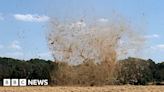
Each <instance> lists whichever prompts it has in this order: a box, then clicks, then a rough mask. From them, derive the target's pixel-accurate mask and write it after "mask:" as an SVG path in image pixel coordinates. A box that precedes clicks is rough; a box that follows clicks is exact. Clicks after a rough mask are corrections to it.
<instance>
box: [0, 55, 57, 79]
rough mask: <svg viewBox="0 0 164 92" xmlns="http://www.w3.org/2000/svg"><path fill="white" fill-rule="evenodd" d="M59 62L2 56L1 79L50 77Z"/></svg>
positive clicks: (0, 63)
mask: <svg viewBox="0 0 164 92" xmlns="http://www.w3.org/2000/svg"><path fill="white" fill-rule="evenodd" d="M56 67H57V64H55V63H54V62H52V61H50V60H48V61H45V60H42V59H31V60H28V61H24V60H17V59H12V58H5V57H4V58H0V81H1V82H2V80H3V79H4V78H27V79H49V82H51V79H50V72H51V71H52V70H54V69H55V68H56Z"/></svg>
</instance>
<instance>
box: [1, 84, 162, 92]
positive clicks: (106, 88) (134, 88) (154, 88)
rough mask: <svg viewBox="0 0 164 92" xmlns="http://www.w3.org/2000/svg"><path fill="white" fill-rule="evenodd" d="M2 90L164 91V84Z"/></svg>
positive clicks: (4, 91) (9, 91)
mask: <svg viewBox="0 0 164 92" xmlns="http://www.w3.org/2000/svg"><path fill="white" fill-rule="evenodd" d="M0 92H164V86H130V85H124V86H104V87H60V86H59V87H50V86H46V87H41V86H35V87H33V86H29V87H0Z"/></svg>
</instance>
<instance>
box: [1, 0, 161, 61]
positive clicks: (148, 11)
mask: <svg viewBox="0 0 164 92" xmlns="http://www.w3.org/2000/svg"><path fill="white" fill-rule="evenodd" d="M163 3H164V1H163V0H158V1H155V0H81V1H80V0H67V1H65V0H28V1H27V0H2V1H1V3H0V56H1V57H12V58H16V59H25V60H28V59H31V58H42V59H46V60H47V59H50V60H53V58H52V56H51V55H50V53H49V52H50V51H49V49H48V46H47V42H46V32H47V31H48V26H47V25H48V21H49V20H51V19H52V18H55V17H57V18H59V19H61V20H62V19H63V18H64V17H66V16H70V17H71V18H74V20H75V22H76V23H78V22H79V21H80V20H81V19H83V17H84V16H85V14H86V17H88V18H87V19H89V18H91V17H94V18H96V19H97V20H100V21H101V22H108V21H109V20H110V14H111V12H113V10H114V11H115V12H117V13H118V14H121V15H122V16H124V17H125V18H127V19H128V20H130V21H131V22H132V26H135V27H138V26H140V27H141V26H142V27H143V28H144V29H145V31H146V34H145V37H146V39H147V40H146V42H147V45H148V46H149V47H150V48H149V49H148V50H149V52H148V53H145V54H146V57H145V58H146V59H147V58H151V59H152V60H154V61H155V62H162V61H164V57H163V55H164V40H163V39H164V13H163V9H164V6H163ZM84 23H85V19H84ZM85 26H87V23H85ZM38 56H40V57H38Z"/></svg>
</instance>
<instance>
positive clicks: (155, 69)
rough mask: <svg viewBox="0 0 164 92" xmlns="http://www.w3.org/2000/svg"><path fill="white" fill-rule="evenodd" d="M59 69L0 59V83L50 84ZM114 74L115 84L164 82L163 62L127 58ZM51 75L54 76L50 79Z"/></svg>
mask: <svg viewBox="0 0 164 92" xmlns="http://www.w3.org/2000/svg"><path fill="white" fill-rule="evenodd" d="M62 64H64V63H61V65H62ZM59 69H60V68H59V65H58V63H54V62H53V61H50V60H48V61H45V60H43V59H31V60H28V61H25V60H18V59H12V58H5V57H4V58H1V57H0V82H1V84H2V80H3V79H4V78H27V79H49V83H50V84H51V82H52V83H55V81H54V78H56V77H57V76H59V75H54V74H56V72H57V70H59ZM52 73H53V74H52ZM114 73H115V74H114V76H115V83H116V84H137V85H146V84H147V83H149V82H157V83H161V82H163V81H164V62H162V63H158V64H155V62H154V61H153V60H151V59H148V60H143V59H138V58H130V57H129V58H128V59H124V60H120V61H118V62H116V69H115V72H114ZM52 75H54V76H53V77H52Z"/></svg>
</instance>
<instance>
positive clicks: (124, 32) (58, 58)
mask: <svg viewBox="0 0 164 92" xmlns="http://www.w3.org/2000/svg"><path fill="white" fill-rule="evenodd" d="M48 24H50V25H51V27H50V29H49V34H48V35H47V37H46V38H47V43H48V46H49V49H50V51H51V54H52V56H53V57H54V60H55V63H59V69H58V70H57V71H55V72H52V73H51V79H52V81H53V83H54V84H55V85H80V86H95V85H99V86H100V85H106V84H113V76H112V75H113V72H114V69H115V63H116V62H117V61H118V60H119V59H121V58H125V57H126V56H128V55H130V54H136V53H139V52H140V50H141V49H142V46H143V45H144V43H145V39H144V34H143V30H141V28H138V29H133V28H132V27H131V26H130V25H131V22H130V21H129V20H127V19H126V18H123V17H122V16H118V15H117V16H115V18H113V19H111V20H107V19H104V21H103V20H102V19H101V20H100V19H96V20H95V19H94V20H86V21H85V20H79V21H76V22H75V21H71V19H70V20H69V19H67V20H66V19H65V20H64V21H63V20H60V19H58V18H53V19H51V21H49V23H48ZM61 62H63V63H61Z"/></svg>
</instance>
